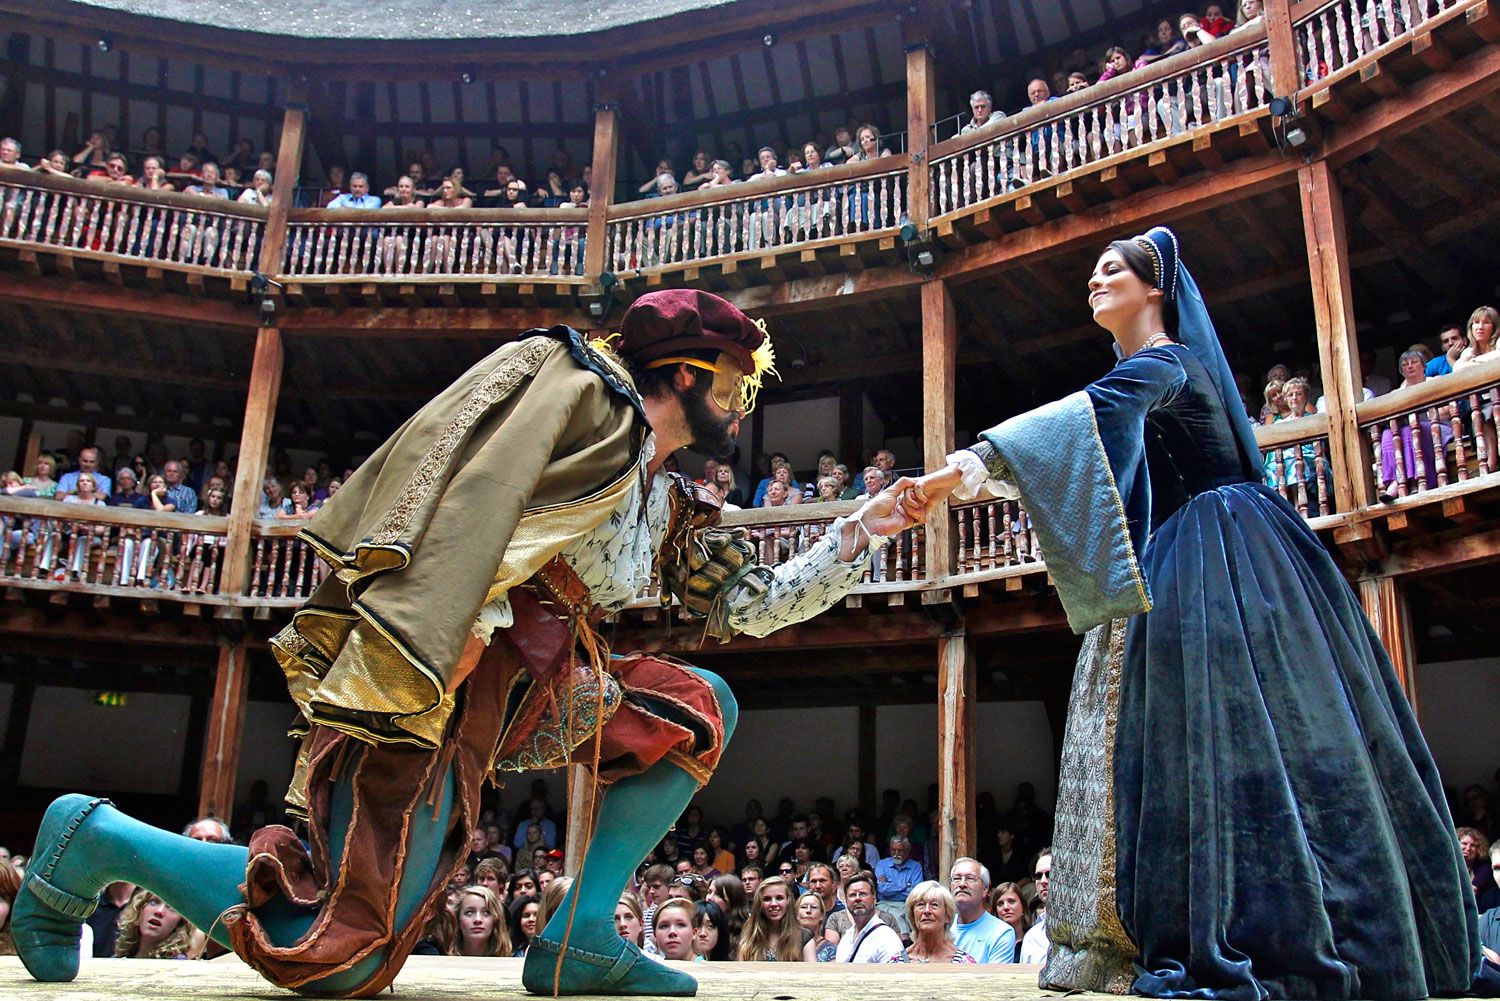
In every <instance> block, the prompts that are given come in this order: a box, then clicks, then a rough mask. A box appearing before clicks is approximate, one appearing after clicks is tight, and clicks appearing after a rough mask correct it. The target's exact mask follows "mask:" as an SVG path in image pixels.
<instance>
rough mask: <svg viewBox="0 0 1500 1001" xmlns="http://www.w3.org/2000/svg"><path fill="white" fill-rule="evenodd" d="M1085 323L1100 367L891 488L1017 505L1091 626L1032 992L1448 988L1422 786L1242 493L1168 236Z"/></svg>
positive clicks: (1376, 698)
mask: <svg viewBox="0 0 1500 1001" xmlns="http://www.w3.org/2000/svg"><path fill="white" fill-rule="evenodd" d="M1088 304H1089V307H1090V309H1091V310H1092V312H1093V315H1094V320H1095V322H1096V323H1098V324H1099V325H1100V326H1101V327H1103V328H1104V329H1106V330H1108V331H1109V332H1110V333H1111V334H1112V335H1113V338H1114V342H1115V346H1116V349H1117V354H1118V355H1119V357H1120V359H1121V361H1120V363H1119V364H1118V365H1117V366H1116V367H1115V368H1114V370H1113V371H1112V372H1110V373H1109V374H1108V375H1106V376H1104V377H1103V378H1102V379H1099V380H1098V381H1096V382H1094V383H1092V384H1091V385H1089V386H1087V387H1086V388H1085V389H1083V390H1081V391H1079V392H1077V393H1074V394H1073V395H1071V396H1069V397H1065V398H1064V399H1062V400H1059V401H1057V402H1054V403H1050V404H1047V405H1045V406H1043V407H1040V408H1038V409H1036V410H1034V411H1031V412H1029V413H1025V414H1022V415H1020V416H1018V417H1014V418H1012V419H1010V420H1008V421H1006V422H1004V423H1002V424H1000V425H998V426H997V427H994V428H991V429H990V430H989V431H986V432H984V433H983V434H982V435H981V436H980V439H981V440H980V441H979V442H978V443H976V444H975V445H973V446H971V447H970V448H968V449H964V450H962V451H959V452H956V453H954V454H953V455H952V456H950V457H949V465H948V466H947V467H946V468H944V469H943V470H941V471H939V472H937V473H934V474H931V475H930V476H929V477H924V478H923V479H922V480H919V481H918V483H917V486H916V487H914V488H913V490H912V494H911V496H912V498H913V499H914V500H916V499H920V500H924V501H926V502H928V503H930V502H931V501H932V500H933V499H934V498H936V497H940V496H941V497H946V496H948V494H949V493H952V492H955V491H957V494H958V496H960V497H969V496H974V495H976V494H977V493H978V492H979V491H980V490H984V489H988V490H990V491H991V492H995V491H998V492H1000V493H1003V494H1008V495H1011V496H1017V495H1019V497H1020V498H1021V500H1022V502H1023V503H1024V505H1025V507H1026V510H1027V511H1028V512H1029V513H1030V515H1031V517H1032V520H1033V524H1034V526H1035V528H1036V531H1037V534H1038V537H1039V538H1040V540H1041V545H1042V548H1043V550H1044V551H1045V552H1046V554H1047V569H1048V571H1049V572H1050V573H1051V574H1052V577H1053V580H1054V581H1055V582H1056V586H1057V590H1058V596H1059V598H1060V599H1061V600H1062V603H1063V607H1064V609H1065V610H1066V612H1067V614H1068V619H1069V622H1070V624H1071V625H1072V627H1073V628H1074V630H1075V631H1077V632H1085V631H1089V635H1088V637H1087V639H1086V640H1085V642H1084V648H1083V651H1082V653H1081V655H1080V659H1079V664H1078V670H1077V672H1076V674H1075V678H1074V686H1073V694H1072V698H1071V701H1070V706H1069V712H1068V722H1067V732H1066V736H1065V738H1064V742H1063V754H1062V761H1061V767H1060V778H1059V795H1058V803H1057V816H1056V823H1057V831H1058V832H1059V834H1063V833H1064V832H1066V833H1067V836H1065V837H1062V838H1059V839H1058V840H1056V841H1055V842H1054V849H1055V851H1054V855H1053V859H1052V862H1053V867H1052V871H1051V878H1050V886H1049V890H1048V893H1047V915H1048V917H1047V925H1048V931H1049V937H1050V939H1051V953H1050V956H1049V958H1048V962H1047V965H1046V968H1045V969H1044V970H1043V973H1042V983H1043V984H1044V985H1046V986H1049V987H1066V988H1088V989H1094V990H1100V989H1107V990H1112V991H1115V992H1124V991H1127V990H1129V991H1134V992H1135V993H1137V994H1144V995H1147V996H1151V997H1194V998H1219V999H1239V998H1284V997H1303V998H1319V999H1325V1001H1342V999H1349V998H1373V999H1377V1001H1408V999H1416V998H1425V997H1427V996H1428V995H1429V994H1442V993H1462V992H1464V991H1465V990H1467V989H1468V986H1469V982H1470V979H1471V976H1472V974H1473V972H1474V970H1475V969H1476V968H1477V967H1478V965H1479V959H1480V950H1479V941H1478V928H1477V922H1476V914H1475V907H1474V901H1473V893H1472V891H1471V890H1470V888H1469V881H1468V879H1467V874H1466V872H1465V870H1464V868H1463V863H1462V859H1461V858H1460V857H1459V853H1458V847H1457V845H1456V844H1455V843H1454V838H1453V823H1452V820H1451V818H1450V816H1449V812H1448V805H1447V802H1446V799H1445V797H1444V793H1443V789H1442V785H1441V781H1440V778H1439V776H1438V771H1437V767H1436V765H1435V764H1434V762H1433V759H1432V755H1431V754H1430V753H1429V751H1428V749H1427V746H1426V743H1425V741H1424V740H1423V738H1422V734H1421V731H1420V730H1418V728H1417V724H1416V719H1415V717H1414V715H1413V713H1412V708H1411V705H1410V703H1409V702H1408V701H1407V699H1406V697H1405V695H1404V694H1403V693H1402V688H1401V684H1400V682H1399V681H1398V680H1397V678H1396V673H1395V670H1394V669H1393V668H1392V666H1391V661H1390V658H1389V657H1388V656H1387V655H1386V652H1385V650H1384V648H1383V647H1382V646H1381V642H1380V638H1379V636H1378V635H1377V634H1376V633H1375V631H1374V629H1373V628H1371V626H1370V623H1369V621H1368V620H1367V619H1366V618H1365V615H1364V612H1363V610H1362V608H1361V606H1360V603H1359V600H1358V599H1357V598H1356V597H1355V595H1354V592H1353V591H1352V590H1351V589H1350V587H1349V584H1348V582H1347V581H1346V580H1345V578H1344V576H1343V575H1342V573H1340V571H1339V569H1338V568H1337V566H1335V564H1334V562H1333V560H1332V559H1331V558H1330V556H1329V555H1328V552H1327V550H1326V549H1324V547H1323V544H1322V543H1321V542H1320V541H1319V539H1318V537H1317V536H1316V535H1315V534H1313V532H1312V531H1311V530H1310V529H1309V528H1308V526H1307V523H1306V522H1305V521H1304V520H1303V519H1302V518H1301V517H1299V516H1298V514H1297V512H1296V511H1295V510H1293V508H1292V507H1291V505H1289V504H1288V503H1287V502H1286V500H1285V499H1284V498H1282V497H1281V496H1280V495H1279V494H1278V493H1277V492H1276V491H1274V490H1272V489H1271V488H1269V487H1267V486H1265V485H1264V484H1263V483H1261V482H1260V475H1259V474H1260V464H1261V451H1260V448H1259V447H1258V445H1257V444H1256V440H1255V435H1254V433H1253V432H1252V429H1251V426H1250V421H1249V419H1248V417H1247V416H1246V414H1245V412H1244V408H1243V406H1242V404H1241V403H1240V400H1239V394H1238V392H1237V389H1236V386H1235V382H1234V376H1233V374H1232V372H1231V371H1230V369H1229V365H1228V362H1227V361H1226V359H1225V357H1224V353H1223V350H1222V349H1221V347H1220V346H1219V340H1218V335H1217V334H1216V333H1215V331H1214V327H1213V322H1212V320H1211V319H1210V318H1209V315H1208V310H1207V307H1206V306H1205V305H1204V303H1203V299H1202V296H1201V295H1200V294H1199V292H1198V288H1197V285H1196V284H1195V283H1194V281H1193V278H1192V275H1191V273H1190V272H1189V270H1188V268H1187V267H1186V265H1185V263H1184V262H1183V261H1182V259H1181V257H1180V254H1179V247H1178V243H1177V238H1176V236H1175V235H1174V234H1173V233H1172V232H1171V231H1170V230H1167V229H1163V228H1160V227H1158V228H1155V229H1152V230H1151V231H1149V232H1148V233H1145V234H1142V235H1141V236H1138V237H1135V238H1134V239H1130V240H1119V241H1116V242H1114V243H1111V244H1110V245H1109V246H1108V247H1107V248H1105V249H1104V252H1103V253H1102V254H1101V255H1100V257H1099V259H1098V261H1097V263H1096V264H1095V267H1094V272H1093V274H1092V276H1091V277H1090V278H1089V281H1088ZM1002 481H1003V482H1002ZM1061 484H1066V489H1065V490H1064V489H1059V485H1061ZM959 488H961V489H959ZM913 514H915V509H914V510H913ZM1090 630H1091V631H1090ZM1101 801H1102V802H1105V803H1109V804H1111V805H1112V807H1113V808H1112V809H1101V808H1099V807H1098V805H1097V804H1098V803H1099V802H1101ZM1111 859H1112V860H1113V872H1112V873H1111V872H1109V871H1108V867H1109V860H1111ZM1111 876H1112V877H1113V878H1112V879H1111V878H1109V877H1111ZM1101 877H1102V878H1101ZM1272 883H1275V884H1276V885H1281V886H1284V887H1288V888H1290V893H1281V894H1267V893H1266V892H1265V887H1266V886H1267V885H1270V884H1272Z"/></svg>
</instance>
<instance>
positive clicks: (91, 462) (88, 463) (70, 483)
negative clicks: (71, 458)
mask: <svg viewBox="0 0 1500 1001" xmlns="http://www.w3.org/2000/svg"><path fill="white" fill-rule="evenodd" d="M84 473H87V474H89V475H90V476H91V477H92V478H93V480H94V487H95V489H96V490H97V491H98V492H99V494H100V495H101V496H108V495H109V494H110V492H111V490H112V489H113V483H112V481H111V480H110V478H109V477H108V476H106V475H105V474H104V473H102V472H100V471H99V450H98V449H97V448H95V447H94V446H92V445H90V446H88V447H87V448H82V449H79V450H78V468H77V469H75V470H72V471H71V472H67V473H63V474H62V478H61V479H59V480H58V481H57V489H56V493H57V495H58V496H59V497H62V496H66V495H68V494H72V493H77V492H78V477H79V476H81V475H82V474H84ZM33 486H35V484H33ZM38 496H42V494H41V492H40V490H39V491H38Z"/></svg>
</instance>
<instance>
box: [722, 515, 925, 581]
mask: <svg viewBox="0 0 1500 1001" xmlns="http://www.w3.org/2000/svg"><path fill="white" fill-rule="evenodd" d="M862 503H863V502H861V501H834V502H831V503H806V504H793V505H791V506H789V507H787V506H783V507H762V508H751V509H749V510H745V511H729V512H726V513H725V515H724V521H723V523H724V525H725V526H727V527H741V528H744V529H745V530H746V531H747V532H748V533H749V535H750V540H751V541H752V542H754V543H755V546H756V548H757V549H758V550H759V552H760V561H761V562H762V563H764V564H765V565H767V566H773V567H774V566H780V565H781V564H783V563H786V562H788V561H789V560H791V559H792V558H794V557H796V556H800V555H802V554H803V553H805V552H807V551H808V550H809V549H811V548H812V547H813V546H815V545H816V544H817V543H818V541H819V540H821V539H822V538H823V536H825V535H826V534H827V533H828V530H829V528H831V527H832V525H833V521H834V519H835V518H838V517H841V516H843V515H849V514H853V513H854V512H855V511H858V510H859V509H860V506H861V504H862ZM926 535H927V533H926V531H925V530H924V529H923V527H922V526H920V525H919V526H917V527H916V528H911V529H907V530H906V531H905V532H902V533H901V534H900V535H898V536H896V537H895V538H893V539H891V541H890V544H889V545H887V546H886V547H885V548H884V549H883V550H881V552H880V553H878V554H877V555H876V557H875V558H874V559H872V560H871V562H870V567H869V569H867V570H866V571H865V576H864V580H863V583H865V584H884V583H896V582H902V581H906V582H914V581H924V580H926V579H927V546H926Z"/></svg>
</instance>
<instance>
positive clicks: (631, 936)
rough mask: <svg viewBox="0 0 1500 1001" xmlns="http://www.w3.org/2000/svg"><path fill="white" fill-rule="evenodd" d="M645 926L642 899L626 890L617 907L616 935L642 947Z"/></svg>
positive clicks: (621, 895)
mask: <svg viewBox="0 0 1500 1001" xmlns="http://www.w3.org/2000/svg"><path fill="white" fill-rule="evenodd" d="M643 925H644V920H643V917H642V911H641V898H640V897H637V896H636V895H635V894H633V893H631V892H630V891H629V890H626V891H625V892H624V893H622V894H620V902H619V903H618V904H616V905H615V934H617V935H619V936H620V937H621V938H623V939H624V940H625V941H627V942H633V943H634V944H635V945H637V946H640V945H641V944H642V941H643V939H642V935H641V931H642V928H643Z"/></svg>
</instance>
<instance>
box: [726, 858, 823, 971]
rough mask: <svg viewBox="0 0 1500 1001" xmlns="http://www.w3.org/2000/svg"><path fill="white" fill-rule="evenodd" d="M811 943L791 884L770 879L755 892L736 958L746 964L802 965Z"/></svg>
mask: <svg viewBox="0 0 1500 1001" xmlns="http://www.w3.org/2000/svg"><path fill="white" fill-rule="evenodd" d="M810 940H811V936H810V935H808V934H807V933H806V932H805V931H804V930H803V928H802V926H801V925H800V924H798V923H797V915H796V912H795V910H794V909H793V906H792V889H791V884H790V883H789V882H788V881H787V880H785V879H783V878H782V877H780V876H769V877H767V878H766V879H764V880H762V881H761V883H760V885H759V886H757V887H756V888H755V893H754V895H753V896H752V897H751V899H750V916H749V919H748V920H746V922H745V927H744V928H743V929H741V931H740V943H739V948H738V950H737V951H736V955H735V958H736V959H738V960H739V961H740V962H742V963H762V962H765V963H800V962H802V959H803V947H804V946H805V945H806V944H807V942H809V941H810Z"/></svg>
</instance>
